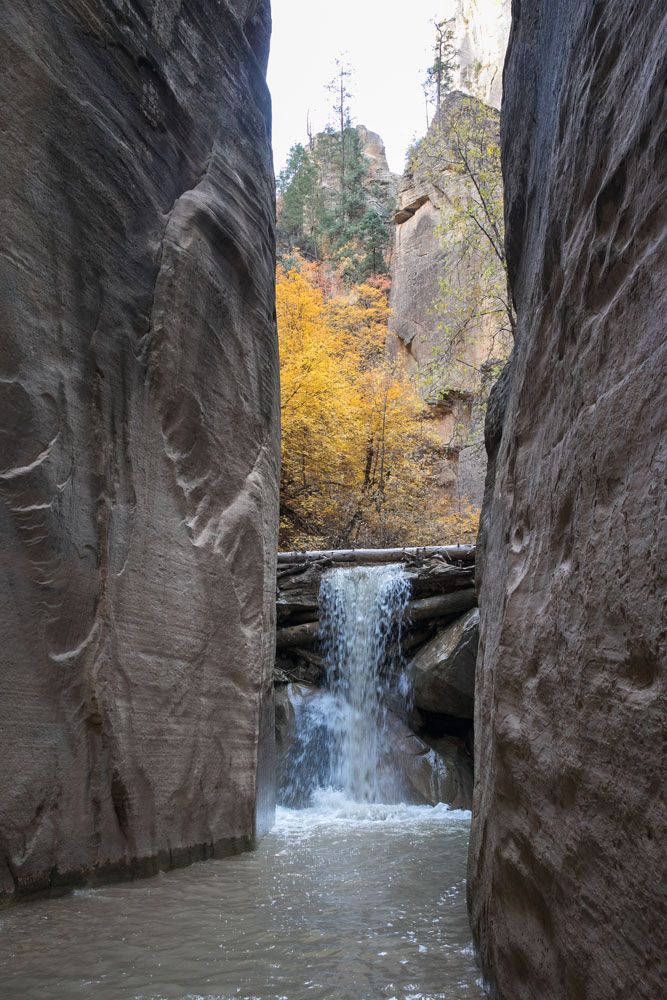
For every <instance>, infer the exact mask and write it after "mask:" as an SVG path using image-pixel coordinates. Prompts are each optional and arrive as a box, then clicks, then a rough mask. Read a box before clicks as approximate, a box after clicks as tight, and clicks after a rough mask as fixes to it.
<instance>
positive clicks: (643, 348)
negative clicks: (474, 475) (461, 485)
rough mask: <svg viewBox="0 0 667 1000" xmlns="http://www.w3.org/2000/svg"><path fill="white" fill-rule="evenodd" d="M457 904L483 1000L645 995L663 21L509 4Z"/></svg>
mask: <svg viewBox="0 0 667 1000" xmlns="http://www.w3.org/2000/svg"><path fill="white" fill-rule="evenodd" d="M513 15H514V21H513V26H512V34H511V39H510V45H509V51H508V61H507V63H506V69H505V96H504V105H503V156H504V173H505V184H506V219H507V250H508V255H509V266H510V276H511V282H512V287H513V290H514V296H515V299H516V306H517V311H518V328H517V336H516V347H515V351H514V356H513V359H512V361H511V363H510V367H509V368H508V369H507V370H506V372H505V375H504V376H503V378H502V379H501V382H500V384H499V386H498V388H497V389H496V391H495V393H494V396H493V398H492V402H491V407H490V411H489V417H488V421H487V447H488V449H489V455H490V472H489V477H488V480H487V493H486V498H485V506H484V512H483V523H482V533H481V538H480V549H479V556H478V574H480V575H481V578H482V579H481V591H480V605H481V642H480V652H479V657H478V661H477V689H476V690H477V705H476V719H475V722H476V741H475V742H476V762H475V773H476V787H475V792H474V818H473V829H472V840H471V845H470V869H469V893H470V895H469V902H470V909H471V916H472V923H473V928H474V933H475V937H476V940H477V943H478V945H479V948H480V953H481V958H482V962H483V966H484V969H485V972H486V974H487V975H488V976H489V978H490V979H491V980H492V982H493V983H494V985H495V987H496V991H497V996H498V997H499V998H500V1000H535V998H538V997H539V998H540V1000H573V998H575V997H576V998H582V1000H584V998H585V1000H616V998H618V1000H620V998H624V997H633V998H634V997H636V998H645V1000H657V998H658V997H659V996H662V995H663V990H664V979H663V978H661V969H660V963H661V960H662V955H664V922H663V917H662V916H661V906H662V901H661V896H662V890H661V879H660V873H661V871H662V867H663V857H662V847H661V845H662V844H664V841H665V835H666V834H667V820H666V816H665V806H664V801H663V800H662V797H661V788H662V782H663V778H664V767H665V761H664V750H663V747H664V709H665V683H664V665H665V659H666V652H667V650H666V641H665V593H666V588H665V582H666V581H665V566H666V565H667V550H666V541H667V531H666V529H667V516H666V511H665V496H666V494H665V475H666V473H667V381H666V379H665V373H666V372H667V338H665V313H666V311H667V280H666V279H667V252H666V251H667V238H666V237H667V215H666V210H667V146H666V140H665V137H666V133H665V121H666V111H667V108H666V106H665V94H666V83H667V56H666V53H667V11H666V10H665V5H664V3H663V2H662V0H643V2H637V0H634V2H626V0H609V2H606V3H602V2H599V0H583V2H582V0H558V2H554V0H535V2H533V3H531V4H526V3H520V2H518V0H515V2H514V4H513Z"/></svg>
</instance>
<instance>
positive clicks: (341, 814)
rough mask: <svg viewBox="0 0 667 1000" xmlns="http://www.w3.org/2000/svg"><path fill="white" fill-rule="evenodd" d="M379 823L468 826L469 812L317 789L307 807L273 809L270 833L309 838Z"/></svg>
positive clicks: (442, 805) (389, 825) (415, 826)
mask: <svg viewBox="0 0 667 1000" xmlns="http://www.w3.org/2000/svg"><path fill="white" fill-rule="evenodd" d="M378 823H382V824H383V825H384V826H385V827H387V828H389V829H390V828H399V829H401V830H404V829H405V828H406V827H407V828H411V829H412V830H414V831H415V832H417V831H418V830H419V829H420V828H422V829H424V830H432V829H433V826H434V825H437V826H455V825H456V826H458V825H463V826H468V825H469V824H470V813H469V812H468V811H467V810H464V809H451V808H450V807H449V806H447V805H445V803H442V802H441V803H439V804H438V805H436V806H417V805H407V804H405V803H398V804H395V805H385V804H383V803H381V802H358V801H356V800H354V799H350V798H349V797H348V796H347V795H346V793H345V792H342V791H340V790H336V789H333V788H326V789H318V790H317V791H316V792H315V793H314V794H313V798H312V805H311V807H310V808H308V809H286V808H284V807H281V806H279V807H278V809H277V810H276V823H275V826H274V828H273V830H274V833H276V834H277V835H279V836H289V837H290V838H294V837H297V838H301V837H309V836H310V835H312V834H313V833H316V832H318V831H320V830H331V829H339V830H344V829H349V830H354V829H363V828H372V827H374V826H376V825H377V824H378Z"/></svg>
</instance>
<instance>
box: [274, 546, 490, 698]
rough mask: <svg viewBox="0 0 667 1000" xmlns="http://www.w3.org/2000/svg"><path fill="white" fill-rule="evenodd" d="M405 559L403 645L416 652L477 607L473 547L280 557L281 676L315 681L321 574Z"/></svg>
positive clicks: (344, 551)
mask: <svg viewBox="0 0 667 1000" xmlns="http://www.w3.org/2000/svg"><path fill="white" fill-rule="evenodd" d="M379 563H404V564H405V569H406V572H407V575H408V578H409V580H410V584H411V588H412V599H411V601H410V603H409V605H408V613H407V618H406V622H405V629H404V649H405V651H406V652H408V651H409V652H413V651H415V650H416V649H417V648H418V647H419V646H421V645H423V644H424V643H426V642H428V641H429V639H431V638H432V637H433V636H434V635H435V633H436V631H437V630H438V629H439V628H441V627H442V626H443V625H445V624H447V623H448V622H450V621H454V620H455V619H457V618H459V617H460V616H461V615H463V614H465V612H467V611H469V610H470V609H471V608H474V607H476V605H477V594H476V591H475V547H474V546H472V545H467V546H441V547H436V546H433V547H429V548H405V549H342V550H330V551H322V552H281V553H279V555H278V585H277V615H278V631H277V637H276V646H277V654H278V656H277V671H276V675H277V680H282V681H283V682H284V681H286V680H305V681H311V682H313V681H314V682H317V679H318V674H319V672H320V668H321V665H322V664H321V659H320V657H319V655H318V650H317V644H318V640H319V609H318V595H319V590H320V582H321V579H322V575H323V573H325V572H326V571H327V570H329V569H332V568H334V567H336V566H352V565H357V566H368V565H377V564H379Z"/></svg>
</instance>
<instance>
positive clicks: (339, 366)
mask: <svg viewBox="0 0 667 1000" xmlns="http://www.w3.org/2000/svg"><path fill="white" fill-rule="evenodd" d="M325 287H326V283H325V282H323V281H322V276H321V274H320V273H318V268H317V267H316V266H315V265H311V264H307V263H305V262H304V261H298V262H297V265H296V266H295V267H293V268H291V269H289V270H283V269H282V268H279V269H278V274H277V315H278V333H279V338H280V355H281V364H280V370H281V388H282V403H281V408H282V434H283V445H282V480H281V539H280V541H281V547H282V548H284V549H285V548H289V549H291V548H335V547H345V546H351V545H360V546H361V545H363V546H365V545H379V546H386V545H427V544H444V543H451V542H458V541H469V540H471V539H472V538H473V537H474V534H475V532H476V528H477V515H478V512H477V511H476V510H475V509H473V508H471V507H470V506H469V505H464V507H463V508H462V509H459V508H458V507H456V508H455V507H454V506H453V505H452V502H451V501H450V500H449V499H448V498H447V497H446V496H444V494H443V492H442V490H441V489H440V488H439V487H438V484H437V479H436V468H437V464H438V462H439V461H441V460H442V457H443V450H442V444H441V442H440V441H439V440H438V438H437V436H436V435H435V434H434V432H433V429H432V425H431V423H430V421H429V420H428V419H427V417H426V415H425V413H424V407H423V403H422V402H421V400H420V398H419V396H418V395H417V393H416V391H415V390H414V388H413V386H412V385H411V383H410V380H409V379H408V377H407V375H406V373H405V372H404V371H403V370H402V369H401V366H400V364H399V362H398V361H397V360H395V359H394V360H392V359H389V358H388V357H387V354H386V350H385V342H386V337H387V322H388V318H389V308H388V304H387V295H386V290H384V289H383V288H380V287H375V286H374V285H372V284H362V285H357V286H355V287H354V288H352V289H351V290H347V291H344V292H340V293H338V294H331V295H327V294H326V292H325Z"/></svg>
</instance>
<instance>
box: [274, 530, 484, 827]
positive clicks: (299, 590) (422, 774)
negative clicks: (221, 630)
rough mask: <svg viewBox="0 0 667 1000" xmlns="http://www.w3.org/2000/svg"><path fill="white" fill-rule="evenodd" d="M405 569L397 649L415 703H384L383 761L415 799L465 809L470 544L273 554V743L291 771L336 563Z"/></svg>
mask: <svg viewBox="0 0 667 1000" xmlns="http://www.w3.org/2000/svg"><path fill="white" fill-rule="evenodd" d="M396 562H401V563H404V565H405V569H406V573H407V576H408V578H409V580H410V585H411V600H410V602H409V604H408V609H407V614H406V619H405V622H404V627H403V636H402V648H403V653H404V655H405V657H406V659H407V668H408V670H409V672H410V675H411V678H412V693H413V701H412V704H411V705H408V706H406V705H405V704H404V703H396V704H391V705H390V706H389V708H390V714H389V723H388V727H387V733H388V740H389V741H390V744H391V745H388V746H387V757H388V758H389V757H391V758H393V761H394V764H395V763H396V762H399V764H400V767H401V770H402V771H403V773H404V776H405V782H404V784H405V786H406V787H407V788H408V789H409V790H410V791H409V794H410V795H411V797H412V798H413V800H414V801H415V802H417V803H433V804H435V803H436V802H447V803H449V804H451V805H453V806H455V807H456V808H470V806H471V796H472V780H473V773H472V752H473V709H474V685H475V660H476V656H477V646H478V641H479V611H478V610H477V592H476V589H475V548H474V546H450V547H430V548H420V549H368V550H331V551H323V552H307V553H298V552H294V553H279V555H278V574H277V593H276V608H277V623H278V629H277V634H276V665H275V672H274V682H275V685H276V738H277V747H278V755H279V764H280V767H281V768H283V769H284V768H286V767H289V754H290V747H291V745H292V744H293V741H294V737H295V728H294V727H295V706H296V705H298V703H299V701H300V700H302V699H307V698H308V697H310V696H312V695H313V694H314V692H315V691H316V690H317V688H319V687H322V686H323V685H324V682H325V677H324V658H323V655H322V649H321V645H320V621H319V615H320V612H319V607H318V595H319V590H320V583H321V580H322V576H323V575H324V573H326V572H327V571H328V570H330V569H333V568H335V567H338V566H348V565H349V566H354V565H356V566H364V565H377V564H378V563H396Z"/></svg>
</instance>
